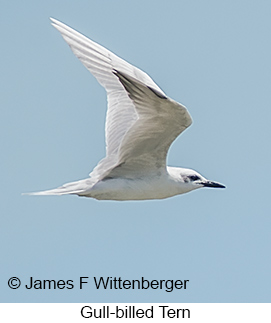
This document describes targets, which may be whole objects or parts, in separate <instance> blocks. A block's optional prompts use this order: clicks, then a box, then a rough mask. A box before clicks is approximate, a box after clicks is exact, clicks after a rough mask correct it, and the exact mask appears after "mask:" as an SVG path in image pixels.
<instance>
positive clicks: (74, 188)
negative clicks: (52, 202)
mask: <svg viewBox="0 0 271 323" xmlns="http://www.w3.org/2000/svg"><path fill="white" fill-rule="evenodd" d="M94 184H95V181H93V180H92V179H91V178H87V179H83V180H80V181H76V182H71V183H67V184H64V185H63V186H60V187H58V188H54V189H52V190H46V191H40V192H31V193H23V195H67V194H76V195H82V194H83V193H85V192H86V191H88V190H90V189H91V187H92V186H93V185H94Z"/></svg>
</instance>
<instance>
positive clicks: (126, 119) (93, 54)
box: [51, 18, 164, 178]
mask: <svg viewBox="0 0 271 323" xmlns="http://www.w3.org/2000/svg"><path fill="white" fill-rule="evenodd" d="M51 21H52V25H53V26H54V27H55V28H56V29H57V30H58V31H59V32H60V33H61V35H62V36H63V38H64V39H65V41H66V42H67V43H68V45H69V46H70V48H71V49H72V51H73V53H74V54H75V55H76V56H77V57H78V58H79V60H80V61H81V62H82V63H83V64H84V66H85V67H86V68H87V69H88V70H89V71H90V72H91V73H92V74H93V75H94V76H95V78H96V79H97V80H98V82H99V83H100V84H101V85H102V86H103V87H104V88H105V89H106V91H107V101H108V110H107V116H106V127H105V134H106V157H105V158H104V159H102V160H101V161H100V162H99V163H98V165H97V166H96V167H95V168H94V170H93V172H92V173H91V174H90V176H91V177H97V178H100V177H103V176H104V174H105V173H106V172H107V171H108V170H110V169H112V168H113V167H114V166H116V165H117V164H118V152H119V147H120V144H121V142H122V141H123V138H124V136H125V134H126V133H127V131H128V130H129V129H130V128H131V126H132V125H133V124H134V123H135V122H136V120H137V119H138V113H137V111H136V109H135V105H134V102H133V101H132V100H131V99H130V97H129V96H128V93H127V92H126V90H125V89H124V87H123V85H122V83H121V82H120V80H119V78H118V77H117V76H116V75H114V73H113V70H117V71H121V72H122V73H125V75H127V76H129V77H132V78H133V79H135V80H138V81H139V82H141V83H142V84H145V85H146V86H149V87H151V88H152V89H154V90H155V91H157V93H159V94H160V95H161V96H163V95H164V93H163V91H162V90H161V89H160V88H159V87H158V86H157V85H156V84H155V83H154V82H153V80H152V79H151V78H150V77H149V76H148V75H147V74H146V73H144V72H143V71H141V70H140V69H138V68H136V67H134V66H133V65H131V64H129V63H127V62H126V61H124V60H123V59H121V58H119V57H118V56H116V55H115V54H113V53H111V52H110V51H109V50H107V49H106V48H104V47H102V46H100V45H99V44H97V43H95V42H93V41H92V40H90V39H88V38H87V37H85V36H83V35H82V34H80V33H78V32H77V31H75V30H74V29H72V28H70V27H68V26H67V25H65V24H63V23H61V22H59V21H57V20H55V19H52V18H51Z"/></svg>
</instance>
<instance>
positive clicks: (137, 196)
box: [88, 178, 178, 201]
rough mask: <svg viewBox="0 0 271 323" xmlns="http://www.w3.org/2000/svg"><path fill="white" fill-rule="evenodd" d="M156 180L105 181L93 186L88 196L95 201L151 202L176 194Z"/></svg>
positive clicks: (163, 183) (118, 179) (173, 190)
mask: <svg viewBox="0 0 271 323" xmlns="http://www.w3.org/2000/svg"><path fill="white" fill-rule="evenodd" d="M169 186H170V185H166V183H165V182H164V181H161V179H160V178H158V179H146V178H144V180H143V179H121V178H115V179H107V180H105V181H101V182H99V183H97V184H96V185H94V186H93V188H92V189H91V191H90V192H89V194H88V196H89V197H93V198H95V199H97V200H116V201H126V200H151V199H164V198H167V197H170V196H174V195H176V194H178V192H177V191H176V189H173V187H171V186H170V187H169Z"/></svg>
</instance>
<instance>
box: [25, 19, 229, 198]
mask: <svg viewBox="0 0 271 323" xmlns="http://www.w3.org/2000/svg"><path fill="white" fill-rule="evenodd" d="M51 21H52V25H53V26H54V27H55V28H56V29H57V30H58V31H59V32H60V33H61V35H62V37H63V38H64V40H65V41H66V42H67V43H68V45H69V46H70V48H71V50H72V51H73V53H74V54H75V55H76V56H77V57H78V58H79V60H80V61H81V62H82V63H83V65H84V66H85V67H86V68H87V69H88V70H89V71H90V72H91V73H92V75H93V76H94V77H95V78H96V79H97V81H98V82H99V83H100V84H101V85H102V86H103V87H104V88H105V90H106V92H107V101H108V109H107V115H106V124H105V135H106V157H105V158H103V159H102V160H101V161H100V162H99V163H98V165H97V166H96V167H95V168H94V170H93V171H92V172H91V173H90V174H89V178H87V179H83V180H79V181H76V182H72V183H67V184H64V185H63V186H61V187H58V188H55V189H52V190H47V191H42V192H35V193H29V194H31V195H66V194H75V195H79V196H86V197H92V198H95V199H98V200H118V201H124V200H149V199H164V198H167V197H171V196H175V195H178V194H183V193H187V192H189V191H192V190H195V189H197V188H200V187H215V188H224V187H225V186H224V185H222V184H219V183H217V182H213V181H210V180H208V179H206V178H204V177H203V176H202V175H200V174H199V173H197V172H196V171H194V170H192V169H186V168H180V167H170V166H167V165H166V158H167V153H168V149H169V147H170V145H171V144H172V142H173V141H174V140H175V139H176V138H177V137H178V136H179V135H180V134H181V133H182V132H183V131H184V130H185V129H186V128H188V127H189V126H190V125H191V123H192V119H191V117H190V114H189V112H188V111H187V109H186V108H185V106H183V105H182V104H180V103H178V102H176V101H174V100H172V99H170V98H169V97H168V96H167V95H166V94H165V93H164V92H163V91H162V90H161V89H160V88H159V87H158V86H157V85H156V84H155V83H154V81H153V80H152V79H151V78H150V77H149V76H148V75H147V74H146V73H145V72H143V71H141V70H140V69H138V68H137V67H135V66H133V65H131V64H129V63H127V62H126V61H124V60H123V59H121V58H119V57H118V56H116V55H115V54H113V53H112V52H110V51H109V50H107V49H106V48H104V47H102V46H100V45H99V44H97V43H95V42H93V41H92V40H90V39H89V38H87V37H85V36H83V35H82V34H80V33H78V32H77V31H75V30H74V29H72V28H70V27H68V26H67V25H65V24H63V23H61V22H59V21H57V20H56V19H52V18H51Z"/></svg>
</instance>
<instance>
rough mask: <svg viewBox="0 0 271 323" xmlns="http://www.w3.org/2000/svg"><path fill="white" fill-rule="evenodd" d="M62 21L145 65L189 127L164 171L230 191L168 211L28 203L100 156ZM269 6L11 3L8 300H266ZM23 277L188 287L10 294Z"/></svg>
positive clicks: (89, 101)
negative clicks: (11, 283)
mask: <svg viewBox="0 0 271 323" xmlns="http://www.w3.org/2000/svg"><path fill="white" fill-rule="evenodd" d="M50 16H51V17H54V18H56V19H59V20H60V21H63V22H64V23H66V24H68V25H70V26H71V27H73V28H75V29H76V30H78V31H80V32H82V33H83V34H85V35H87V36H88V37H90V38H92V39H93V40H95V41H97V42H99V43H100V44H102V45H104V46H105V47H107V48H109V49H110V50H112V51H113V52H115V53H116V54H118V55H119V56H121V57H123V58H124V59H126V60H127V61H129V62H130V63H132V64H134V65H136V66H138V67H139V68H141V69H143V70H144V71H146V72H147V73H148V74H149V75H150V76H151V77H152V78H153V79H154V80H155V81H156V82H157V84H158V85H159V86H160V87H161V88H162V89H163V90H164V91H165V92H166V93H167V95H169V96H170V97H172V98H174V99H175V100H177V101H179V102H181V103H183V104H185V105H186V106H187V108H188V109H189V111H190V113H191V115H192V118H193V120H194V123H193V125H192V126H191V128H189V129H188V130H187V131H186V132H185V133H184V134H182V136H181V137H179V138H178V140H177V141H176V142H175V143H174V144H173V146H172V148H171V149H170V154H169V158H168V163H169V164H170V165H173V166H183V167H189V168H193V169H195V170H197V171H199V172H200V173H202V174H203V175H204V176H206V177H208V178H210V179H212V180H215V181H219V182H221V183H223V184H225V185H226V186H227V189H226V190H221V189H220V190H218V189H217V190H215V189H201V190H198V191H195V192H192V193H189V194H186V195H183V196H178V197H174V198H171V199H167V200H162V201H145V202H98V201H95V200H91V199H86V198H78V197H75V196H65V197H29V196H21V193H22V192H29V191H36V190H43V189H49V188H53V187H56V186H59V185H61V184H63V183H65V182H69V181H73V180H78V179H82V178H85V177H87V176H88V173H89V172H90V171H91V170H92V168H93V167H94V166H95V165H96V164H97V162H98V161H99V160H100V159H101V158H102V157H103V156H104V151H105V146H104V119H105V112H106V96H105V92H104V90H103V88H102V87H101V86H100V85H99V84H98V83H97V82H96V80H95V79H94V78H93V77H92V76H91V74H90V73H89V72H88V71H87V70H86V69H85V68H84V67H83V65H82V64H81V63H80V62H79V60H78V59H77V58H76V57H75V56H74V55H73V54H72V52H71V51H70V49H69V47H68V46H67V45H66V43H65V42H64V41H63V39H62V38H61V36H60V35H59V33H58V32H57V31H56V30H55V29H54V28H53V27H51V26H50V22H49V17H50ZM270 16H271V3H270V1H263V0H262V1H248V0H246V1H233V0H230V1H214V0H213V1H211V0H207V1H199V0H196V1H182V0H181V1H180V0H178V1H177V0H176V1H159V0H155V1H154V0H149V1H146V0H144V1H143V0H137V1H125V0H116V1H109V0H107V1H105V0H103V1H100V0H99V1H98V0H96V1H91V0H88V1H82V0H77V1H63V0H60V1H52V0H47V1H34V0H32V1H30V0H29V1H2V2H1V12H0V26H1V28H0V33H1V35H0V36H1V44H2V45H1V48H2V50H1V61H0V64H1V66H0V70H1V77H0V97H1V105H0V109H1V118H0V131H1V141H0V145H1V146H0V149H1V171H2V172H1V173H2V174H1V184H2V185H1V194H0V196H1V202H0V205H1V228H0V237H1V238H0V239H1V244H0V245H1V278H0V301H2V302H270V301H271V293H270V289H271V282H270V272H271V260H270V245H271V234H270V229H271V215H270V205H269V204H270V200H269V199H270V182H271V178H270V177H271V176H270V159H271V158H270V157H271V156H270V139H271V138H270V119H271V107H270V104H271V91H270V84H271V63H270V57H271V37H270V35H271V20H270ZM12 276H17V277H19V278H20V279H21V281H22V284H26V283H27V282H28V280H29V277H30V276H33V277H34V279H55V280H59V279H63V280H68V279H72V280H74V281H77V280H78V279H79V277H80V276H89V277H93V276H98V277H99V276H104V277H107V276H113V277H114V276H117V277H122V278H123V279H130V280H131V279H138V278H141V277H142V276H144V277H145V278H146V279H149V280H153V279H158V280H160V279H183V280H184V279H189V280H190V285H189V286H188V288H187V289H186V290H185V291H184V290H180V291H175V292H172V293H167V292H165V291H158V290H153V291H149V290H145V291H131V290H126V291H96V290H94V289H93V288H86V289H84V290H79V288H78V286H76V287H75V288H74V289H72V290H26V289H25V288H24V287H22V286H21V287H20V288H19V289H17V290H10V289H9V288H8V286H7V281H8V279H9V278H10V277H12Z"/></svg>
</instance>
